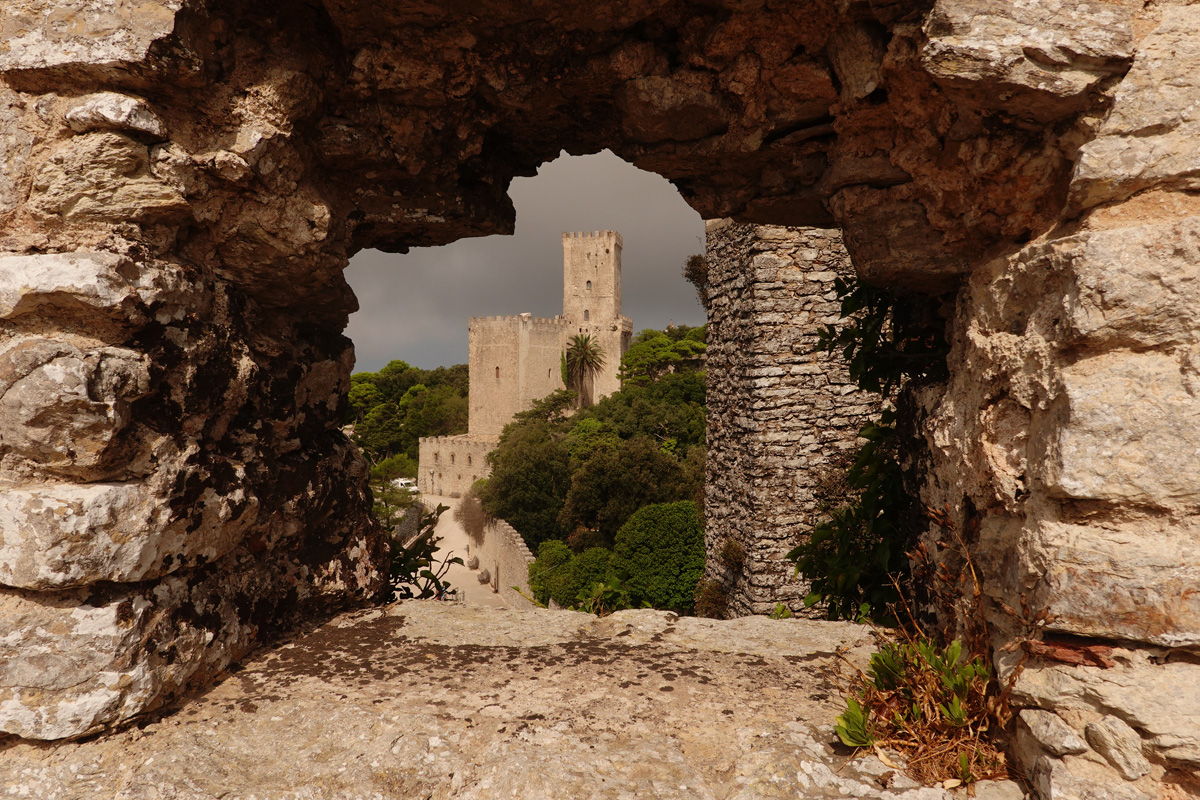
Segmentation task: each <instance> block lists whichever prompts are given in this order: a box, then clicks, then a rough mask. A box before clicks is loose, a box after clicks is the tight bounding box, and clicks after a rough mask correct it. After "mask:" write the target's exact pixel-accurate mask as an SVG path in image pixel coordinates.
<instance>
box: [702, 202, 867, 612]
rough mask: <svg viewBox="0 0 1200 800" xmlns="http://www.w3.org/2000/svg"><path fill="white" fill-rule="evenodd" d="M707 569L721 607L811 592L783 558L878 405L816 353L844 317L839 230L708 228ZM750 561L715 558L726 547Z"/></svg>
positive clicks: (844, 262) (795, 600) (815, 517)
mask: <svg viewBox="0 0 1200 800" xmlns="http://www.w3.org/2000/svg"><path fill="white" fill-rule="evenodd" d="M707 255H708V261H709V273H708V275H709V289H708V292H709V300H710V308H709V315H708V464H707V474H706V483H707V487H708V488H707V495H706V502H705V512H706V516H707V528H706V533H705V539H706V547H707V553H708V557H707V566H706V577H707V578H709V579H710V580H716V581H719V582H720V583H721V584H722V585H723V586H724V587H725V589H726V591H727V592H728V594H729V614H730V615H731V616H742V615H745V614H762V613H767V612H769V611H771V610H772V609H773V608H774V606H775V604H776V603H777V602H784V603H787V604H788V605H789V606H791V607H792V608H793V609H797V610H798V609H800V608H802V605H803V604H802V602H801V601H802V599H803V598H804V596H805V594H807V588H806V587H805V586H804V585H802V584H801V583H800V582H798V581H797V580H796V579H795V577H794V575H793V572H794V568H793V565H792V563H791V562H789V561H786V560H785V559H784V555H785V554H786V553H787V552H788V551H789V550H790V549H792V548H793V547H794V546H795V545H796V544H798V543H799V541H800V540H801V539H802V537H804V536H805V535H806V534H807V533H808V531H809V530H810V529H811V528H812V527H813V525H814V524H815V523H817V522H818V521H819V519H820V516H821V513H822V508H823V506H824V505H826V504H828V503H832V502H836V501H837V498H836V497H829V496H827V495H828V492H829V490H828V489H826V488H825V487H826V486H829V484H830V480H829V478H830V477H831V476H832V474H835V473H836V472H837V471H838V470H839V469H840V468H841V467H842V466H844V462H845V459H846V457H847V455H848V454H849V453H851V452H852V451H853V450H854V448H855V447H857V444H858V441H857V432H858V430H859V428H860V427H861V426H862V424H863V423H864V422H865V421H866V420H867V418H868V417H869V416H871V415H872V414H873V413H874V412H875V411H877V409H878V407H879V401H878V398H877V397H876V396H875V395H871V394H868V393H865V392H862V391H859V390H858V389H857V388H856V387H855V385H854V383H853V382H852V381H851V380H850V377H849V375H848V374H847V372H846V369H845V367H844V365H843V363H842V362H841V361H840V360H838V359H835V358H833V357H832V356H830V355H829V354H826V353H821V352H818V351H817V343H818V331H820V330H821V328H822V327H824V326H825V325H826V324H828V323H833V322H836V321H837V320H838V319H839V318H840V306H839V302H838V299H837V295H836V294H835V292H834V288H833V282H834V280H835V279H836V278H837V277H838V276H843V277H844V276H849V275H851V274H852V272H853V268H852V267H851V265H850V259H849V256H848V255H847V253H846V251H845V249H844V247H843V245H842V236H841V233H840V232H839V231H836V230H823V229H817V228H782V227H774V226H766V225H742V224H734V223H731V222H729V221H728V220H716V221H711V222H709V223H708V225H707ZM729 542H736V543H737V544H738V545H740V546H741V548H742V550H743V552H744V554H745V558H744V561H743V563H741V564H740V565H738V564H737V560H736V559H731V558H728V557H723V553H725V552H727V550H726V548H727V547H728V545H727V543H729Z"/></svg>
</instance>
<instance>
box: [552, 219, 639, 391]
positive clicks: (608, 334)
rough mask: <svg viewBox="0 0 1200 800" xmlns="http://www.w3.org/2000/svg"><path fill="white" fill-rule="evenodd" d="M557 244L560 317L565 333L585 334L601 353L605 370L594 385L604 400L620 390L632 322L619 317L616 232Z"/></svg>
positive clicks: (576, 235)
mask: <svg viewBox="0 0 1200 800" xmlns="http://www.w3.org/2000/svg"><path fill="white" fill-rule="evenodd" d="M562 242H563V318H564V319H565V320H566V321H567V323H568V325H569V326H570V328H569V335H575V334H579V333H585V334H590V335H591V336H592V337H593V338H594V339H595V340H596V341H597V342H598V343H599V345H600V347H601V348H602V349H603V350H604V354H605V365H604V370H603V371H602V372H601V374H600V375H598V376H596V379H595V381H594V382H593V391H594V393H595V396H596V397H597V398H599V397H603V396H605V395H609V394H612V393H613V392H615V391H617V390H618V389H620V388H621V382H620V380H618V378H617V372H618V371H619V369H620V367H621V357H622V356H623V355H625V351H626V350H628V349H629V342H630V339H631V338H632V337H633V321H632V320H630V319H629V318H628V317H625V316H622V314H621V248H622V242H621V234H619V233H617V232H616V231H590V232H589V231H584V232H568V233H564V234H563V235H562Z"/></svg>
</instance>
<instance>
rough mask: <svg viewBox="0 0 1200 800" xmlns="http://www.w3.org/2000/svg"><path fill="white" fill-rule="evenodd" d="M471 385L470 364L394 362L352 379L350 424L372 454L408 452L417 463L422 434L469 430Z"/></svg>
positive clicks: (349, 408) (440, 434)
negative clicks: (420, 365) (430, 365)
mask: <svg viewBox="0 0 1200 800" xmlns="http://www.w3.org/2000/svg"><path fill="white" fill-rule="evenodd" d="M467 386H468V371H467V366H466V365H465V364H458V365H456V366H453V367H438V368H437V369H428V370H426V369H419V368H417V367H413V366H410V365H409V364H408V363H407V362H405V361H398V360H397V361H391V362H389V363H388V365H387V366H385V367H384V368H383V369H381V370H380V371H379V372H357V373H355V374H354V375H352V376H351V377H350V392H349V398H348V405H347V410H346V422H353V423H354V440H355V442H356V443H357V444H358V446H359V447H361V448H362V449H363V450H364V451H365V452H366V453H367V455H368V456H369V457H371V458H373V459H381V458H386V457H387V456H390V455H393V454H398V453H404V454H405V455H407V456H408V457H409V458H411V459H412V460H414V461H415V460H416V459H417V442H418V440H419V439H420V438H421V437H422V436H445V435H449V434H455V433H466V431H467V409H468V400H467Z"/></svg>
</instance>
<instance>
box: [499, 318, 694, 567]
mask: <svg viewBox="0 0 1200 800" xmlns="http://www.w3.org/2000/svg"><path fill="white" fill-rule="evenodd" d="M685 335H686V334H685ZM704 389H705V387H704V373H703V371H697V370H693V369H690V368H689V369H683V370H681V371H676V372H662V373H660V374H659V375H658V377H657V378H656V379H654V380H648V381H647V382H646V383H645V385H639V386H630V387H627V388H624V389H622V390H621V391H619V392H614V393H613V394H612V395H610V396H609V397H606V398H604V399H602V400H600V401H599V402H597V403H596V404H595V405H594V406H592V407H590V408H586V409H581V410H579V411H577V412H576V413H575V414H573V415H568V414H569V411H570V409H571V408H572V405H573V400H572V393H571V392H556V393H555V394H553V395H550V396H549V397H547V398H545V399H544V400H542V401H540V402H539V403H537V404H536V405H535V406H534V408H532V409H531V410H529V411H525V412H522V413H520V414H518V415H517V416H516V418H515V419H514V421H513V422H512V423H511V424H509V425H508V426H507V427H505V429H504V432H503V434H502V436H501V438H500V444H499V445H498V446H497V448H496V450H494V451H493V452H492V454H491V455H490V456H489V460H490V462H491V464H492V475H491V477H490V478H489V480H488V482H487V484H486V486H484V487H482V488H481V492H480V499H481V500H482V501H483V508H484V510H485V511H486V512H487V513H488V514H489V515H490V516H492V517H495V518H499V519H504V520H506V521H508V522H509V523H510V524H511V525H512V526H513V527H514V528H516V529H517V530H518V531H520V533H521V536H522V537H523V538H524V539H525V542H526V543H527V544H528V545H529V547H530V549H532V550H535V551H536V549H537V547H538V545H539V544H540V543H541V542H544V541H546V540H549V539H566V538H567V536H568V534H571V533H572V532H576V531H581V530H582V531H583V532H585V533H586V532H587V531H592V532H594V533H595V536H594V537H587V536H577V537H573V539H572V540H573V541H578V542H581V543H587V544H589V545H595V544H605V545H611V544H612V542H613V540H614V538H615V536H616V533H617V531H618V529H620V527H621V525H623V524H624V523H625V521H626V520H627V519H628V518H629V517H630V516H631V515H632V514H633V513H634V512H635V511H637V509H638V508H640V507H641V506H644V505H647V504H651V503H663V502H671V501H675V500H699V498H700V497H701V493H702V491H703V486H704V434H705V429H704V426H705V419H704Z"/></svg>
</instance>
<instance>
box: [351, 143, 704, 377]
mask: <svg viewBox="0 0 1200 800" xmlns="http://www.w3.org/2000/svg"><path fill="white" fill-rule="evenodd" d="M509 194H510V195H511V196H512V199H513V203H514V204H515V205H516V208H517V229H516V233H515V234H514V235H513V236H489V237H486V238H482V239H462V240H460V241H457V242H455V243H454V244H451V245H447V246H445V247H433V248H424V249H420V250H413V251H412V252H411V253H408V254H407V255H392V254H389V253H380V252H378V251H374V250H368V251H364V252H362V253H359V254H358V255H356V256H355V257H354V258H353V259H352V260H351V262H350V267H349V269H348V270H347V271H346V277H347V279H348V280H349V281H350V285H351V286H352V287H353V288H354V291H355V293H356V294H357V295H358V302H359V304H360V306H361V309H360V310H359V312H358V313H356V314H354V315H353V316H351V317H350V326H349V327H348V328H347V330H346V334H347V335H348V336H350V338H352V339H353V340H354V345H355V349H356V351H357V354H358V365H357V366H356V367H355V369H356V370H371V371H374V370H377V369H379V368H380V367H382V366H383V365H384V364H386V363H387V362H388V361H390V360H391V359H393V358H400V359H404V360H405V361H408V362H409V363H411V364H415V365H417V366H420V367H426V368H429V367H435V366H439V365H449V364H461V363H463V362H465V361H466V360H467V319H468V318H469V317H479V316H494V315H502V314H520V313H522V312H525V311H529V312H532V313H533V314H534V315H535V316H539V317H552V316H555V315H556V314H559V313H562V236H561V234H562V232H563V231H592V230H616V231H620V233H621V237H622V238H623V239H624V242H625V250H624V253H623V258H622V264H623V270H622V284H623V286H622V295H623V300H624V303H623V310H624V313H625V314H627V315H629V316H631V317H633V326H634V330H641V329H643V328H662V327H664V326H665V325H666V324H667V323H668V322H672V321H673V322H675V323H686V324H689V325H699V324H701V323H702V322H704V310H703V309H702V308H701V307H700V305H699V303H698V302H697V301H696V292H695V290H694V289H693V288H692V286H691V285H690V284H688V283H687V282H686V281H684V279H683V277H682V268H683V261H684V259H686V258H687V257H688V256H689V255H691V254H692V253H699V252H702V251H703V250H704V223H703V222H702V221H701V220H700V217H699V215H697V214H696V212H695V211H692V209H691V208H689V207H688V206H687V204H685V203H684V202H683V199H682V198H680V196H679V193H678V192H676V191H675V188H674V187H672V186H671V184H670V183H668V182H667V181H666V180H665V179H664V178H661V177H659V176H657V175H653V174H651V173H648V172H642V171H641V170H639V169H637V168H635V167H633V166H632V165H630V164H627V163H625V162H624V161H621V160H620V159H619V158H617V157H616V156H614V155H613V154H612V153H609V152H607V151H605V152H604V153H600V154H597V155H592V156H580V157H569V156H565V155H564V156H562V157H560V158H559V159H557V160H555V161H553V162H551V163H549V164H545V165H543V166H542V168H541V170H540V171H539V172H538V175H537V177H534V178H518V179H517V180H515V181H513V184H512V189H511V191H510V192H509Z"/></svg>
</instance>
